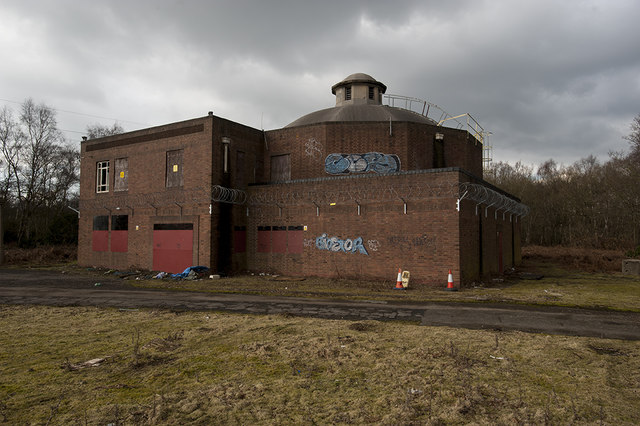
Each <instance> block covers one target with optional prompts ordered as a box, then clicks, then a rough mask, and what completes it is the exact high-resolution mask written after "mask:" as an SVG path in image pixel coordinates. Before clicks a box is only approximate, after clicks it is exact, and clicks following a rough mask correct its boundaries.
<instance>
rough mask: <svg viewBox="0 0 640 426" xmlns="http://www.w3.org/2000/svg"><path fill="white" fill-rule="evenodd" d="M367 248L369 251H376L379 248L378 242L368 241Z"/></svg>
mask: <svg viewBox="0 0 640 426" xmlns="http://www.w3.org/2000/svg"><path fill="white" fill-rule="evenodd" d="M367 246H369V250H371V251H378V249H379V248H380V242H379V241H378V240H368V241H367Z"/></svg>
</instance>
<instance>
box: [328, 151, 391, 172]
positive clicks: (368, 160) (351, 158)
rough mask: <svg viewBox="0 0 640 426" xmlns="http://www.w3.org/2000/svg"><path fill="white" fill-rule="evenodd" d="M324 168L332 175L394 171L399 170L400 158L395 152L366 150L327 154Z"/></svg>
mask: <svg viewBox="0 0 640 426" xmlns="http://www.w3.org/2000/svg"><path fill="white" fill-rule="evenodd" d="M324 169H325V171H326V172H327V173H329V174H332V175H341V174H347V173H367V172H374V173H380V174H387V173H394V172H397V171H399V170H400V158H398V156H397V155H395V154H381V153H379V152H367V153H366V154H329V155H327V158H326V159H325V160H324Z"/></svg>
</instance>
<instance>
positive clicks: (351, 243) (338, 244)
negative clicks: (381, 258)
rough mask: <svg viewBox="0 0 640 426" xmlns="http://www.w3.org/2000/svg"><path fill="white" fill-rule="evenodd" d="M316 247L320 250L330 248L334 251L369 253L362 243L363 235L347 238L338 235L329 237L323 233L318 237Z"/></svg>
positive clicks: (329, 249)
mask: <svg viewBox="0 0 640 426" xmlns="http://www.w3.org/2000/svg"><path fill="white" fill-rule="evenodd" d="M316 248H317V249H319V250H328V251H333V252H339V251H341V252H343V253H355V252H358V253H362V254H366V255H367V256H368V255H369V253H368V252H367V249H366V248H365V247H364V245H363V244H362V237H358V238H355V239H351V238H346V239H341V238H338V237H328V236H327V234H322V235H320V236H319V237H317V238H316Z"/></svg>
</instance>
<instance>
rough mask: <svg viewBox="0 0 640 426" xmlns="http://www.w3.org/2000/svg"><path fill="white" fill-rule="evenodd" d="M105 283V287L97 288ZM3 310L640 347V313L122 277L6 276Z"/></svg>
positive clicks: (2, 276)
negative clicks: (187, 315) (224, 318)
mask: <svg viewBox="0 0 640 426" xmlns="http://www.w3.org/2000/svg"><path fill="white" fill-rule="evenodd" d="M96 284H98V285H96ZM0 304H27V305H53V306H100V307H115V308H120V309H139V308H161V309H174V310H215V311H228V312H239V313H250V314H291V315H300V316H310V317H317V318H330V319H354V320H403V321H413V322H419V323H420V324H422V325H437V326H450V327H464V328H475V329H480V328H484V329H499V330H521V331H526V332H536V333H548V334H565V335H575V336H590V337H601V338H615V339H629V340H640V327H639V326H638V324H640V313H633V312H610V311H597V310H588V309H572V308H561V307H549V306H540V307H533V306H521V305H507V304H499V305H498V304H491V305H490V304H464V303H448V304H445V303H385V302H380V301H369V302H367V301H358V302H351V301H342V300H330V299H310V298H294V297H266V296H255V295H243V294H208V293H196V292H179V291H160V290H147V289H138V288H134V287H132V286H130V285H127V284H126V283H125V282H123V281H122V280H120V279H118V278H112V277H104V278H102V277H100V281H97V277H96V276H92V275H88V276H84V275H76V274H61V273H59V272H55V271H39V270H15V269H0Z"/></svg>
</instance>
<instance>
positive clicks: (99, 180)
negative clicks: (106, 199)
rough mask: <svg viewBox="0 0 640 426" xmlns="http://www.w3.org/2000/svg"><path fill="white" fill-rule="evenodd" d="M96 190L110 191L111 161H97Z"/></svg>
mask: <svg viewBox="0 0 640 426" xmlns="http://www.w3.org/2000/svg"><path fill="white" fill-rule="evenodd" d="M96 192H109V161H98V162H97V163H96Z"/></svg>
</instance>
